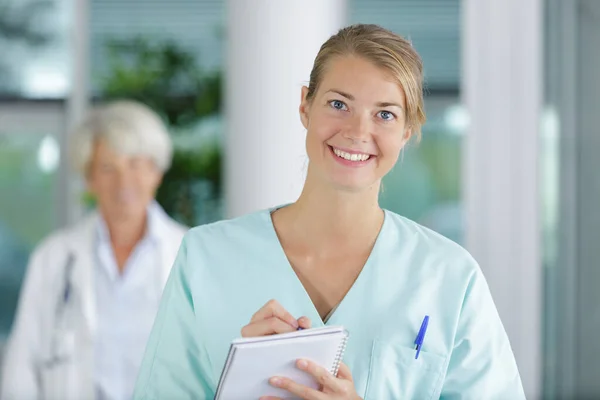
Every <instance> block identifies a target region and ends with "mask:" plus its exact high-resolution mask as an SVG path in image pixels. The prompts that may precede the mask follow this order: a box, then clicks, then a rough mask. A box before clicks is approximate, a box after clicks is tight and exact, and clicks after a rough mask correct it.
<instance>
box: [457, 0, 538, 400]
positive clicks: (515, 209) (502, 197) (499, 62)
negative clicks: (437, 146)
mask: <svg viewBox="0 0 600 400" xmlns="http://www.w3.org/2000/svg"><path fill="white" fill-rule="evenodd" d="M463 13H464V14H463V24H464V25H463V26H464V31H463V36H462V37H463V68H464V75H463V78H462V85H463V86H462V89H463V94H464V100H465V103H466V106H467V109H468V110H469V113H470V121H471V124H470V129H469V132H468V136H467V138H466V141H465V143H466V144H465V154H466V155H465V162H464V163H463V165H464V175H463V176H464V182H465V183H464V185H465V186H464V201H465V207H466V223H467V231H466V244H467V248H468V249H469V250H470V251H471V253H472V254H473V256H474V257H475V258H476V259H477V260H478V261H479V263H480V265H481V267H482V269H483V271H484V273H485V275H486V277H487V280H488V282H489V285H490V288H491V291H492V294H493V296H494V299H495V302H496V305H497V307H498V310H499V312H500V316H501V318H502V321H503V323H504V326H505V328H506V330H507V332H508V335H509V337H510V339H511V344H512V347H513V351H514V353H515V356H516V358H517V363H518V365H519V369H520V372H521V377H522V379H523V384H524V387H525V392H526V394H527V396H528V398H532V399H534V398H540V397H539V395H540V393H539V390H540V386H541V385H540V383H541V382H540V380H541V378H540V377H541V373H540V369H541V359H540V358H541V354H540V347H541V313H542V296H541V293H542V292H541V291H542V270H541V263H540V250H539V243H540V240H541V236H540V235H541V234H540V226H539V223H538V220H539V219H538V214H539V213H538V209H539V207H540V197H539V196H538V145H539V144H538V143H539V137H538V132H539V130H538V125H539V118H540V109H541V102H542V84H543V76H542V69H541V55H542V46H543V40H542V39H543V38H542V21H543V7H542V0H503V1H481V0H465V1H464V2H463Z"/></svg>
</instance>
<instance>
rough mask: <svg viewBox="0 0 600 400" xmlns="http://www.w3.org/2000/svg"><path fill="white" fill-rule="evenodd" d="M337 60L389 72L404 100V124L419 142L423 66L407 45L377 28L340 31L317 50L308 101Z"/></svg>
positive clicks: (422, 115) (422, 116)
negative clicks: (360, 61)
mask: <svg viewBox="0 0 600 400" xmlns="http://www.w3.org/2000/svg"><path fill="white" fill-rule="evenodd" d="M339 56H358V57H362V58H364V59H366V60H367V61H370V62H372V63H373V64H374V65H376V66H377V67H380V68H383V69H385V70H387V71H389V72H390V73H391V74H392V75H393V76H394V77H395V78H396V79H397V81H398V84H399V85H400V87H401V88H402V90H403V91H404V96H405V98H406V111H405V112H406V123H407V125H408V127H409V128H410V129H411V131H412V134H413V135H416V136H417V140H419V139H420V138H421V126H422V125H423V124H424V123H425V110H424V105H423V62H422V60H421V57H420V56H419V54H418V53H417V52H416V51H415V49H414V48H413V46H412V45H411V43H410V42H409V41H407V40H406V39H404V38H402V37H401V36H399V35H396V34H395V33H393V32H391V31H389V30H387V29H384V28H382V27H380V26H378V25H371V24H357V25H351V26H348V27H346V28H343V29H341V30H340V31H338V33H336V34H335V35H333V36H331V37H330V38H329V39H328V40H327V41H326V42H325V43H323V45H322V46H321V49H320V50H319V53H318V54H317V57H316V58H315V62H314V65H313V69H312V71H311V73H310V81H309V84H308V93H307V96H306V97H307V100H309V101H310V100H312V99H313V98H314V96H315V94H316V92H317V90H318V89H319V84H320V83H321V80H322V79H323V74H324V71H325V69H326V68H327V64H328V62H329V61H331V59H332V58H335V57H339Z"/></svg>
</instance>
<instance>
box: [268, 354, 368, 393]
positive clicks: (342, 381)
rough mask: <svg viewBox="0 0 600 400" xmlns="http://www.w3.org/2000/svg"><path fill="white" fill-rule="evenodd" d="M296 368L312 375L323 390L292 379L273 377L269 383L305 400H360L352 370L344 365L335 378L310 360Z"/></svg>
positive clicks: (298, 364) (299, 361) (304, 361)
mask: <svg viewBox="0 0 600 400" xmlns="http://www.w3.org/2000/svg"><path fill="white" fill-rule="evenodd" d="M296 366H297V367H298V368H299V369H301V370H302V371H305V372H307V373H309V374H310V375H312V376H313V377H314V378H315V379H316V381H317V382H318V383H319V385H320V387H321V390H315V389H313V388H309V387H307V386H304V385H300V384H298V383H296V382H294V381H293V380H291V379H288V378H284V377H279V376H276V377H273V378H271V379H270V380H269V383H270V384H271V385H273V386H275V387H278V388H281V389H285V390H287V391H288V392H290V393H292V394H294V395H296V396H298V397H300V398H301V399H304V400H360V399H361V398H360V396H359V395H358V393H356V389H355V388H354V380H353V379H352V373H351V372H350V368H348V366H347V365H346V364H344V363H341V364H340V369H339V371H338V374H337V376H333V375H332V374H331V373H330V372H329V371H327V370H326V369H325V368H323V367H321V366H319V365H317V364H316V363H314V362H312V361H310V360H298V362H297V363H296ZM260 400H282V399H280V398H279V397H272V396H267V397H261V399H260Z"/></svg>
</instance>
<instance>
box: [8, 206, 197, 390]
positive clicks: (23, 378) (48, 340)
mask: <svg viewBox="0 0 600 400" xmlns="http://www.w3.org/2000/svg"><path fill="white" fill-rule="evenodd" d="M160 214H161V217H160V218H157V219H158V220H159V221H158V222H157V225H159V226H157V228H158V229H157V232H158V234H159V239H160V240H159V252H160V254H161V267H162V268H161V275H160V276H159V277H157V278H158V279H160V281H161V285H159V287H160V290H162V288H163V286H164V284H165V283H166V280H167V278H168V275H169V271H170V269H171V266H172V265H173V262H174V260H175V257H176V255H177V251H178V249H179V245H180V243H181V240H182V238H183V235H184V234H185V232H186V229H185V228H184V227H183V226H182V225H179V224H178V223H176V222H175V221H173V220H171V219H170V218H169V217H168V216H167V215H166V214H164V212H162V210H161V213H160ZM98 218H99V215H98V213H97V212H94V213H93V214H92V215H90V216H88V217H86V218H85V219H84V220H83V221H81V222H80V223H79V224H77V225H75V226H74V227H72V228H68V229H65V230H62V231H59V232H57V233H55V234H53V235H51V236H50V237H48V238H47V239H46V240H44V241H43V242H42V243H41V244H40V245H39V246H38V247H37V249H36V250H35V251H34V252H33V254H32V256H31V258H30V261H29V266H28V268H27V273H26V276H25V281H24V284H23V289H22V290H21V295H20V300H19V307H18V310H17V314H16V319H15V322H14V325H13V329H12V333H11V336H10V338H9V340H8V344H7V347H6V353H5V359H4V368H3V372H2V382H1V384H0V399H1V400H38V399H39V400H41V399H44V400H93V399H94V397H95V387H94V377H93V371H94V360H93V355H94V334H95V331H96V318H95V317H96V315H95V313H96V311H95V310H96V307H95V304H94V301H95V297H94V291H93V288H94V286H93V285H94V283H93V281H92V279H93V267H94V248H93V246H94V238H95V226H96V224H97V220H98ZM67 282H70V285H68V284H67ZM67 286H69V287H70V290H69V295H68V300H67V301H65V288H66V287H67Z"/></svg>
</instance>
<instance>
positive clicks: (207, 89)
mask: <svg viewBox="0 0 600 400" xmlns="http://www.w3.org/2000/svg"><path fill="white" fill-rule="evenodd" d="M107 53H108V58H109V66H110V71H109V73H108V74H107V75H106V76H105V77H104V79H103V81H102V98H103V99H104V100H110V99H123V98H127V99H134V100H138V101H140V102H142V103H144V104H146V105H148V106H150V107H151V108H152V109H154V110H155V111H156V112H158V113H159V114H160V115H161V116H162V117H163V118H164V120H165V122H166V123H167V124H168V126H169V127H170V128H171V131H172V134H176V132H178V131H181V130H185V129H186V128H190V127H193V126H194V125H195V124H197V123H198V122H199V121H200V120H201V119H202V118H204V117H207V116H210V115H214V114H215V113H218V112H219V111H220V109H221V88H222V83H221V74H220V73H219V72H212V73H203V72H202V71H201V70H200V68H199V67H198V65H197V59H196V57H195V55H194V54H192V53H190V52H188V51H186V50H185V49H182V48H181V47H180V46H179V45H177V44H176V43H173V42H170V41H166V42H157V43H155V42H151V41H149V40H148V39H144V38H141V37H136V38H133V39H129V40H111V41H109V42H108V43H107ZM202 182H208V183H209V187H208V188H206V187H205V186H202V187H203V189H202V192H203V193H201V194H200V195H199V194H198V187H199V184H200V183H202ZM206 192H208V194H207V193H206ZM156 197H157V201H158V202H159V203H160V204H161V205H162V206H163V207H164V209H165V211H166V212H167V213H169V215H171V216H173V217H175V218H176V219H178V220H179V221H181V222H183V223H185V224H187V225H189V226H193V225H196V224H197V223H198V222H199V220H200V219H203V220H206V217H204V218H200V216H199V215H198V214H199V213H200V212H202V211H198V208H199V207H198V203H199V202H202V201H213V200H215V199H220V198H221V149H220V146H219V144H218V142H217V141H215V142H212V143H208V144H205V145H203V146H202V147H201V148H186V149H178V148H175V152H174V154H173V161H172V166H171V168H170V169H169V171H167V173H166V174H165V176H164V179H163V183H162V185H161V187H160V188H159V190H158V192H157V196H156ZM200 208H202V207H200ZM218 217H219V216H212V219H217V218H218Z"/></svg>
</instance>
